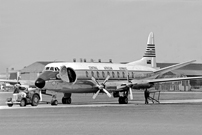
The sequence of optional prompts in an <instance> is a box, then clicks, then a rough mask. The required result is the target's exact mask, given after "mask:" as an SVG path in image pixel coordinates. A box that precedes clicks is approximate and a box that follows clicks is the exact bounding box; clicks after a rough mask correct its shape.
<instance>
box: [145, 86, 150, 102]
mask: <svg viewBox="0 0 202 135" xmlns="http://www.w3.org/2000/svg"><path fill="white" fill-rule="evenodd" d="M144 97H145V104H149V102H148V98H149V91H148V90H147V89H146V90H145V91H144Z"/></svg>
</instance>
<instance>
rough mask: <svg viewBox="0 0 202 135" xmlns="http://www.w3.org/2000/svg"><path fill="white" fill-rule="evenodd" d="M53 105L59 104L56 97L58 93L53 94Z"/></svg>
mask: <svg viewBox="0 0 202 135" xmlns="http://www.w3.org/2000/svg"><path fill="white" fill-rule="evenodd" d="M51 105H58V101H57V99H56V95H53V96H52V100H51Z"/></svg>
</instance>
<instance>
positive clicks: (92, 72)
mask: <svg viewBox="0 0 202 135" xmlns="http://www.w3.org/2000/svg"><path fill="white" fill-rule="evenodd" d="M193 62H195V60H192V61H188V62H184V63H180V64H176V65H172V66H169V67H165V68H161V69H159V68H157V67H156V50H155V44H154V34H153V33H152V32H151V33H150V34H149V37H148V41H147V48H146V51H145V53H144V55H143V57H142V59H140V60H137V61H133V62H130V63H127V64H118V63H87V62H56V63H50V64H47V65H46V66H45V68H44V70H43V72H42V73H41V74H40V75H39V76H38V78H37V79H36V81H35V86H36V87H38V88H40V89H42V90H43V94H46V90H49V91H54V92H56V93H57V92H61V93H64V96H63V98H62V103H63V104H71V102H72V99H71V95H72V93H94V95H93V97H92V98H93V99H95V98H96V97H97V96H98V95H99V93H106V94H107V96H108V97H112V95H113V97H115V98H118V102H119V104H127V103H128V97H130V99H133V93H132V89H143V90H147V89H149V88H151V87H153V86H154V84H155V83H159V82H167V81H181V80H190V79H202V77H185V78H161V79H158V76H159V75H162V74H165V73H167V72H170V71H172V70H175V69H178V68H181V67H183V66H186V65H188V64H190V63H193ZM57 103H58V101H57V99H56V98H55V95H53V98H52V101H51V104H52V105H57Z"/></svg>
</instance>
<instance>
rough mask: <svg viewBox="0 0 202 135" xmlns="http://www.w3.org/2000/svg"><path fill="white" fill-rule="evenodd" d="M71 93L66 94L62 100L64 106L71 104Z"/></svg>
mask: <svg viewBox="0 0 202 135" xmlns="http://www.w3.org/2000/svg"><path fill="white" fill-rule="evenodd" d="M71 95H72V94H71V93H64V97H63V98H62V103H63V104H71V103H72V99H71Z"/></svg>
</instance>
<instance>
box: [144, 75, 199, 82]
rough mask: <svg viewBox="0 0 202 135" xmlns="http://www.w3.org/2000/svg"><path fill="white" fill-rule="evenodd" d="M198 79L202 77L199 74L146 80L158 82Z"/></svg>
mask: <svg viewBox="0 0 202 135" xmlns="http://www.w3.org/2000/svg"><path fill="white" fill-rule="evenodd" d="M198 79H202V76H199V77H179V78H159V79H152V80H147V82H148V83H159V82H169V81H183V80H198Z"/></svg>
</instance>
